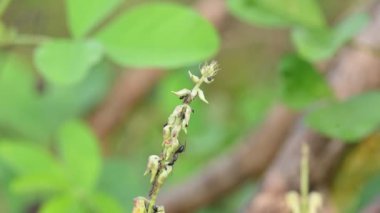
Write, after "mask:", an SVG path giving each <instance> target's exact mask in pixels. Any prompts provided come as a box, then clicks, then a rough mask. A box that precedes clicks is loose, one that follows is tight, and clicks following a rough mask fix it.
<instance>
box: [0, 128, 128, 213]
mask: <svg viewBox="0 0 380 213" xmlns="http://www.w3.org/2000/svg"><path fill="white" fill-rule="evenodd" d="M56 142H57V144H55V145H56V146H54V148H55V150H57V152H58V153H57V155H58V156H57V157H54V156H53V155H52V153H50V152H48V151H46V149H44V148H43V147H41V146H38V145H36V144H33V143H30V142H27V141H15V140H5V139H3V140H1V141H0V159H1V161H2V162H4V164H5V165H7V166H8V167H9V168H10V169H11V170H13V171H14V173H15V178H14V179H13V180H12V181H11V183H10V185H9V187H10V191H11V192H12V193H14V194H16V195H18V196H26V197H29V198H30V199H34V200H35V201H40V200H42V204H41V207H40V209H39V212H42V213H49V212H51V213H53V212H54V213H57V212H115V213H117V212H122V209H121V207H120V206H119V204H118V203H117V202H116V201H115V200H114V199H113V198H112V197H110V196H108V195H107V194H105V193H102V192H100V191H98V190H97V189H96V188H97V181H98V178H99V175H100V171H101V168H102V160H101V156H100V151H99V148H98V146H97V143H98V142H97V139H96V137H95V136H94V135H93V134H92V133H91V131H90V129H89V128H88V127H87V126H86V125H84V124H83V123H81V122H79V121H71V122H68V123H66V124H65V125H64V126H63V127H62V128H61V129H60V131H59V134H58V135H57V137H56Z"/></svg>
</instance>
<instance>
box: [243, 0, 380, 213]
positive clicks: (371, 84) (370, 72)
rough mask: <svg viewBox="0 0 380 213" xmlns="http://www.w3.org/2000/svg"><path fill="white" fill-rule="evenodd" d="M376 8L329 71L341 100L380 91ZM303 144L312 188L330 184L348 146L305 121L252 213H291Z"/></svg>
mask: <svg viewBox="0 0 380 213" xmlns="http://www.w3.org/2000/svg"><path fill="white" fill-rule="evenodd" d="M373 8H374V10H373V13H372V14H374V15H373V17H372V20H371V23H370V24H369V25H368V26H367V28H366V29H364V30H363V32H362V33H361V34H360V35H359V36H357V38H356V39H355V42H354V45H353V46H352V47H347V48H345V49H344V50H342V51H341V52H340V54H339V55H338V56H337V58H336V60H335V62H334V65H333V66H332V67H331V68H330V69H329V73H328V77H329V78H328V79H329V81H330V83H331V86H332V88H333V89H334V92H335V94H336V96H337V97H338V98H339V99H341V100H344V99H347V98H348V97H351V96H353V95H356V94H358V93H361V92H363V91H367V90H371V89H376V88H379V87H380V60H379V57H378V55H377V53H376V51H377V50H370V49H368V47H369V46H372V45H373V46H374V47H378V46H379V44H380V42H379V39H378V36H379V35H380V3H377V4H376V6H375V7H373ZM369 44H371V45H369ZM374 44H376V45H374ZM363 47H366V48H363ZM303 142H308V143H309V145H310V154H311V156H310V164H311V166H310V170H311V171H310V172H311V174H310V177H311V179H310V183H311V185H312V186H321V185H323V184H324V183H326V181H327V180H328V178H329V177H330V176H331V174H332V173H333V170H334V168H335V166H336V165H337V163H339V160H340V159H341V157H342V155H343V153H344V150H345V148H346V145H345V144H344V143H341V142H339V141H337V140H329V139H328V138H326V137H323V136H322V135H320V134H318V133H315V132H313V131H312V130H310V129H308V128H307V127H305V126H304V124H303V122H302V119H301V120H299V122H298V125H297V127H296V128H295V130H294V131H293V133H292V135H291V136H290V137H289V139H288V140H287V141H286V142H285V146H284V148H283V150H282V151H281V153H280V154H279V155H278V157H277V158H276V160H275V161H274V162H273V164H272V165H271V167H270V168H269V170H268V172H267V173H266V175H265V177H264V181H263V184H262V186H261V189H260V192H259V193H258V195H257V196H256V197H255V198H254V199H253V201H252V203H251V205H250V207H249V212H287V210H286V209H287V208H286V206H285V203H284V196H285V194H286V192H288V191H289V190H293V189H298V185H299V184H298V183H299V162H300V147H301V144H302V143H303Z"/></svg>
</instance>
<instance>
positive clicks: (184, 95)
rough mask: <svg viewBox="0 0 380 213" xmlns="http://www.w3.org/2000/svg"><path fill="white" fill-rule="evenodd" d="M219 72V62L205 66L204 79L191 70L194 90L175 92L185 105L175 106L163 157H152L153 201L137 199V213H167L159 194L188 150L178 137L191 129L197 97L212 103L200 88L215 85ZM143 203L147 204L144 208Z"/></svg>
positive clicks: (164, 131) (165, 131)
mask: <svg viewBox="0 0 380 213" xmlns="http://www.w3.org/2000/svg"><path fill="white" fill-rule="evenodd" d="M218 70H219V68H218V65H217V63H216V62H215V61H212V62H211V63H209V64H205V65H204V66H203V67H202V68H201V74H202V76H201V77H198V76H196V75H193V74H192V73H191V72H190V71H189V76H190V79H191V80H192V81H193V82H194V83H195V85H194V87H193V89H191V90H190V89H186V88H185V89H181V90H179V91H176V92H173V93H174V94H175V95H176V96H178V97H179V98H180V99H181V100H182V102H183V103H182V104H180V105H178V106H177V107H175V109H174V110H173V112H172V113H171V114H170V116H169V118H168V122H167V123H166V124H165V125H164V127H163V129H162V139H163V141H162V147H163V150H162V153H161V155H160V156H157V155H151V156H150V157H149V160H148V165H147V169H146V171H145V173H144V175H146V174H148V173H150V174H151V178H150V182H151V183H152V188H151V191H150V193H149V197H150V200H149V201H148V200H146V199H145V200H143V198H137V200H135V208H136V209H137V210H136V212H135V208H134V212H133V213H146V212H148V213H153V212H156V213H164V208H163V207H162V206H158V207H157V206H156V205H155V202H156V199H157V196H158V192H159V190H160V188H161V186H162V185H163V184H164V182H165V180H166V178H167V177H168V176H169V174H170V173H171V171H172V169H173V166H174V163H175V162H176V161H177V159H178V156H179V155H180V154H181V153H182V152H183V151H184V150H185V145H183V144H180V142H179V141H178V136H179V134H180V132H181V130H183V131H184V132H185V133H187V127H188V126H189V122H190V117H191V114H192V112H193V109H192V108H191V107H190V103H191V102H192V100H194V98H196V97H197V95H199V98H200V99H201V100H202V101H203V102H205V103H208V101H207V100H206V97H205V95H204V93H203V91H202V90H201V89H200V86H201V84H202V83H203V82H205V83H211V82H212V81H213V80H214V77H215V75H216V73H217V72H218ZM142 200H143V201H142ZM137 201H139V202H137ZM147 202H149V206H148V208H145V207H141V206H146V203H147ZM142 203H144V205H143V204H142ZM141 209H142V210H141Z"/></svg>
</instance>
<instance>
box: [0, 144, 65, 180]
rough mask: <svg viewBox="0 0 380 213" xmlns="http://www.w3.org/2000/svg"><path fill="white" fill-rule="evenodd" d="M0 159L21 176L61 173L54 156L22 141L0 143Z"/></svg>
mask: <svg viewBox="0 0 380 213" xmlns="http://www.w3.org/2000/svg"><path fill="white" fill-rule="evenodd" d="M0 158H1V159H2V160H3V161H4V162H5V163H6V164H7V165H8V166H10V167H11V168H12V169H13V170H14V171H16V172H17V173H18V174H19V175H32V174H42V173H46V171H49V173H53V174H57V173H59V169H58V168H59V167H58V164H57V162H56V161H54V159H53V158H52V156H51V155H50V154H49V153H48V152H47V151H46V150H44V149H42V148H41V147H38V146H36V145H33V144H30V142H20V141H7V140H2V141H0Z"/></svg>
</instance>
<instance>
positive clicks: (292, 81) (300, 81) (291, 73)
mask: <svg viewBox="0 0 380 213" xmlns="http://www.w3.org/2000/svg"><path fill="white" fill-rule="evenodd" d="M279 72H280V92H281V98H282V100H283V101H284V102H285V103H286V104H287V105H288V106H290V107H292V108H295V109H299V108H303V107H306V106H308V105H310V104H311V103H313V102H315V101H318V100H320V99H321V98H325V97H327V96H329V95H330V94H331V91H330V88H329V86H328V84H327V82H326V81H325V79H324V78H323V77H322V75H321V74H319V72H318V71H317V70H316V69H315V68H314V66H313V65H312V64H310V63H309V62H307V61H305V60H302V59H301V58H299V57H298V56H296V55H289V56H286V57H284V58H283V59H282V61H281V63H280V66H279Z"/></svg>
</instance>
